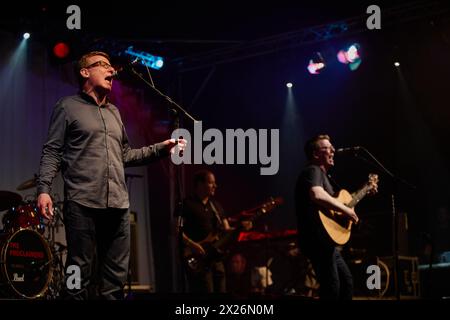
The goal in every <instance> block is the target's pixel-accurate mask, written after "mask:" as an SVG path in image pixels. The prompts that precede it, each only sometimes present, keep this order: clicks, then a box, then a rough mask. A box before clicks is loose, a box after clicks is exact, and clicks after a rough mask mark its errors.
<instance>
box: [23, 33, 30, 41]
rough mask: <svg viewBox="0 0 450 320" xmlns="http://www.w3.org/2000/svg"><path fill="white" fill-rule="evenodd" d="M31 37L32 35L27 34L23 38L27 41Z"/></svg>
mask: <svg viewBox="0 0 450 320" xmlns="http://www.w3.org/2000/svg"><path fill="white" fill-rule="evenodd" d="M30 36H31V35H30V34H29V33H28V32H25V33H24V34H23V38H24V39H25V40H27V39H29V38H30Z"/></svg>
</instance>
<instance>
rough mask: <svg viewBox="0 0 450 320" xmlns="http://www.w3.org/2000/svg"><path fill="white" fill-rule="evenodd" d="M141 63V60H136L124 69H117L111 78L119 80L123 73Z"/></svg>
mask: <svg viewBox="0 0 450 320" xmlns="http://www.w3.org/2000/svg"><path fill="white" fill-rule="evenodd" d="M138 62H139V58H136V59H134V60H133V61H131V62H129V63H127V64H126V65H124V66H123V67H119V68H117V69H116V70H115V71H114V72H113V74H112V76H111V77H113V78H118V77H119V76H120V74H121V73H122V72H125V71H128V70H130V69H131V68H132V67H133V66H134V65H135V64H137V63H138Z"/></svg>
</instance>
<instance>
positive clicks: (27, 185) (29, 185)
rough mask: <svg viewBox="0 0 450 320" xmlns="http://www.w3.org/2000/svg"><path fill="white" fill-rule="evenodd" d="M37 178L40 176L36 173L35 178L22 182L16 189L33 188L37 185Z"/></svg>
mask: <svg viewBox="0 0 450 320" xmlns="http://www.w3.org/2000/svg"><path fill="white" fill-rule="evenodd" d="M37 178H38V176H37V175H36V174H35V175H34V178H32V179H30V180H27V181H24V182H22V183H21V184H20V185H19V186H18V187H17V188H16V190H17V191H23V190H27V189H31V188H34V187H36V185H37Z"/></svg>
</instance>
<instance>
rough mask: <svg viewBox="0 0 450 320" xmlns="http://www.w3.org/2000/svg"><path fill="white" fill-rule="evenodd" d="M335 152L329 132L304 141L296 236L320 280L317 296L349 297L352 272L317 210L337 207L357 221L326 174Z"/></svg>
mask: <svg viewBox="0 0 450 320" xmlns="http://www.w3.org/2000/svg"><path fill="white" fill-rule="evenodd" d="M334 152H335V150H334V147H333V145H332V144H331V142H330V137H329V136H328V135H318V136H315V137H314V138H312V139H310V140H309V141H307V142H306V144H305V153H306V157H307V159H308V164H307V166H306V167H305V168H304V169H303V170H302V172H301V173H300V175H299V177H298V180H297V185H296V189H295V202H296V214H297V223H298V239H299V246H300V248H301V250H302V253H304V254H305V255H306V256H307V257H308V258H309V259H310V260H311V263H312V265H313V268H314V271H315V273H316V276H317V279H318V281H319V284H320V288H319V295H320V299H327V300H341V299H345V300H350V299H352V295H353V279H352V275H351V273H350V270H349V268H348V266H347V264H346V263H345V261H344V259H343V258H342V256H341V254H340V252H339V251H338V250H337V248H336V247H335V245H334V244H333V243H332V242H331V241H330V239H329V237H328V235H327V234H326V231H325V230H324V229H323V227H322V224H321V222H320V218H319V214H318V208H326V209H330V210H336V211H340V212H342V213H344V214H346V215H348V216H349V217H350V218H351V219H352V220H353V221H355V222H358V216H357V215H356V213H355V211H354V209H353V208H349V207H347V206H345V205H344V204H342V203H341V202H340V201H338V200H337V199H335V198H333V196H334V195H335V191H337V190H336V187H337V186H336V185H335V183H333V181H332V180H331V179H330V178H329V175H328V170H329V169H330V168H331V167H333V166H334Z"/></svg>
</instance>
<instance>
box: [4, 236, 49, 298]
mask: <svg viewBox="0 0 450 320" xmlns="http://www.w3.org/2000/svg"><path fill="white" fill-rule="evenodd" d="M0 245H1V280H0V281H1V288H2V291H3V294H5V295H7V297H8V298H10V297H12V298H15V297H19V298H25V299H36V298H42V297H44V296H45V294H46V292H47V289H48V285H49V282H50V280H51V274H52V263H51V262H52V254H51V250H50V247H49V246H48V244H47V242H46V241H45V239H44V238H43V237H42V236H41V235H40V234H39V233H38V232H36V231H34V230H31V229H20V230H18V231H16V232H14V233H13V234H7V233H6V234H3V235H2V236H1V240H0Z"/></svg>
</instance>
